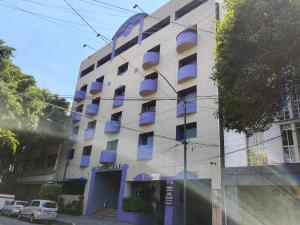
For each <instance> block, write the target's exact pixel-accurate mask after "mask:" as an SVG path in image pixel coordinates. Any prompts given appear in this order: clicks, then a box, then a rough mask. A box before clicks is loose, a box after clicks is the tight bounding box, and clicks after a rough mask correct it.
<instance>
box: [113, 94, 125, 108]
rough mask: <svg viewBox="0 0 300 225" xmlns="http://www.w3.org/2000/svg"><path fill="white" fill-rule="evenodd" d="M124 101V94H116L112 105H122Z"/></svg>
mask: <svg viewBox="0 0 300 225" xmlns="http://www.w3.org/2000/svg"><path fill="white" fill-rule="evenodd" d="M123 102H124V95H117V96H115V97H114V101H113V107H119V106H122V105H123Z"/></svg>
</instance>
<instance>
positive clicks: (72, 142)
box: [70, 134, 78, 144]
mask: <svg viewBox="0 0 300 225" xmlns="http://www.w3.org/2000/svg"><path fill="white" fill-rule="evenodd" d="M77 137H78V134H71V137H70V142H71V144H76V142H77Z"/></svg>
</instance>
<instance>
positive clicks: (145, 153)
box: [137, 145, 153, 160]
mask: <svg viewBox="0 0 300 225" xmlns="http://www.w3.org/2000/svg"><path fill="white" fill-rule="evenodd" d="M152 152H153V145H140V146H139V147H138V150H137V160H150V159H152Z"/></svg>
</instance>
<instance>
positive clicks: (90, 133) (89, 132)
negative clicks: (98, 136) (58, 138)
mask: <svg viewBox="0 0 300 225" xmlns="http://www.w3.org/2000/svg"><path fill="white" fill-rule="evenodd" d="M94 134H95V129H85V130H84V134H83V137H84V140H85V141H88V140H93V139H94Z"/></svg>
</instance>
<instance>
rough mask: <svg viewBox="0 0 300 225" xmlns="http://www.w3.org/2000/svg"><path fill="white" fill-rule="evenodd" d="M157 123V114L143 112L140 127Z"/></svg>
mask: <svg viewBox="0 0 300 225" xmlns="http://www.w3.org/2000/svg"><path fill="white" fill-rule="evenodd" d="M154 122H155V112H143V113H141V114H140V125H147V124H152V123H154Z"/></svg>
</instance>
